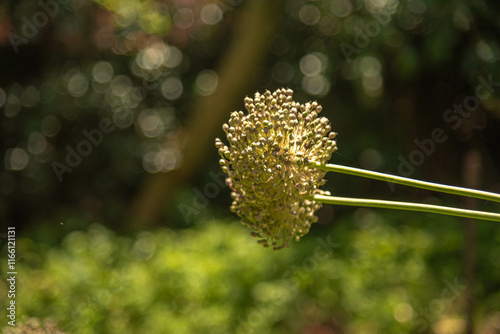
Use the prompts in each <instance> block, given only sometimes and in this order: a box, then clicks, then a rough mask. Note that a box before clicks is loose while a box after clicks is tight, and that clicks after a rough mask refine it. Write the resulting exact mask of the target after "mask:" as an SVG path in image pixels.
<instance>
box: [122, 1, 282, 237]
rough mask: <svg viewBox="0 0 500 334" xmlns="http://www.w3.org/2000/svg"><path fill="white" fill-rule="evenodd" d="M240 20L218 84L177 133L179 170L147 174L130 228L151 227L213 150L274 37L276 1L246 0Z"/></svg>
mask: <svg viewBox="0 0 500 334" xmlns="http://www.w3.org/2000/svg"><path fill="white" fill-rule="evenodd" d="M246 5H247V8H245V9H244V10H245V12H244V13H243V15H244V22H243V23H242V26H240V27H237V28H236V29H237V30H239V31H237V32H236V33H234V38H233V41H232V43H231V45H229V47H228V49H227V51H226V53H225V54H224V55H223V56H222V57H221V60H220V63H219V64H218V68H217V74H218V77H219V82H218V86H217V89H216V90H215V92H214V93H213V94H212V95H210V96H207V97H205V98H202V99H200V100H199V101H198V102H197V103H196V104H195V105H194V108H193V109H194V110H192V115H193V117H192V118H191V120H190V121H189V122H187V123H186V124H187V126H185V127H184V129H183V130H182V133H181V134H180V140H179V142H180V143H182V145H183V146H182V148H181V155H182V160H183V162H182V166H181V167H179V168H178V169H176V170H173V171H171V172H169V173H158V174H152V175H148V176H147V177H146V179H145V180H144V182H143V184H142V187H141V188H140V189H139V192H138V194H137V196H136V198H135V199H134V201H133V203H132V207H131V218H132V219H131V222H132V224H133V225H134V226H132V228H134V227H141V228H143V227H147V226H152V225H154V224H156V223H157V222H158V220H159V218H160V217H161V215H162V208H163V205H164V203H166V202H167V201H169V200H170V199H172V198H173V196H174V194H175V193H176V191H177V189H178V188H179V187H180V186H181V185H182V184H183V183H184V182H185V181H186V180H188V179H189V178H190V177H191V176H192V175H193V174H194V173H195V172H196V171H197V170H198V169H199V167H200V166H201V165H202V164H203V161H204V160H205V158H206V157H207V155H208V154H209V153H210V152H215V149H214V140H215V136H216V134H217V132H218V131H220V127H221V125H222V124H223V123H224V121H226V120H227V119H229V114H230V112H231V111H233V108H235V107H236V106H237V105H238V103H241V102H242V101H243V97H244V95H245V94H246V93H247V91H248V89H249V88H250V87H251V85H252V80H251V78H252V77H254V74H255V71H256V70H257V69H259V68H260V65H261V63H262V62H263V61H264V60H265V56H266V51H267V49H268V46H269V42H270V40H271V38H272V37H273V35H274V32H275V28H276V23H277V21H278V20H277V16H278V14H279V9H280V8H281V6H282V1H265V0H257V1H247V2H246Z"/></svg>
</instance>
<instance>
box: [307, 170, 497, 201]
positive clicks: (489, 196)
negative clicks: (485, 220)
mask: <svg viewBox="0 0 500 334" xmlns="http://www.w3.org/2000/svg"><path fill="white" fill-rule="evenodd" d="M309 166H310V167H315V168H319V169H323V170H327V171H329V172H337V173H343V174H349V175H355V176H361V177H366V178H371V179H375V180H380V181H387V182H392V183H398V184H403V185H405V186H410V187H416V188H423V189H427V190H433V191H439V192H444V193H448V194H454V195H460V196H468V197H474V198H480V199H484V200H488V201H494V202H500V194H495V193H491V192H487V191H481V190H475V189H467V188H462V187H454V186H447V185H443V184H439V183H432V182H425V181H419V180H415V179H410V178H406V177H402V176H395V175H390V174H384V173H378V172H372V171H368V170H364V169H359V168H353V167H346V166H341V165H334V164H322V163H319V162H315V161H313V162H311V163H310V165H309ZM408 210H410V209H408ZM457 210H458V209H457Z"/></svg>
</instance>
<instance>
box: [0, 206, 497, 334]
mask: <svg viewBox="0 0 500 334" xmlns="http://www.w3.org/2000/svg"><path fill="white" fill-rule="evenodd" d="M429 220H432V222H435V224H427V225H429V226H428V227H424V226H421V225H424V224H425V223H428V222H429ZM430 225H432V226H430ZM459 226H460V225H459V224H457V221H456V220H453V219H448V218H447V217H436V216H433V215H418V214H417V215H415V214H413V215H409V214H408V215H404V214H400V213H392V212H383V213H382V214H381V213H379V212H378V211H372V210H368V209H360V210H358V211H356V212H355V214H354V215H353V218H352V219H344V220H342V221H339V222H338V224H336V226H335V227H331V226H325V225H317V226H314V228H313V233H311V234H310V235H308V236H306V237H305V238H304V239H303V240H302V241H301V242H299V243H293V244H292V245H291V247H290V248H289V249H285V250H282V251H277V252H276V251H272V250H270V249H266V248H263V247H262V246H260V245H258V244H257V243H256V242H255V240H254V239H252V238H251V237H250V236H249V232H248V231H247V230H246V229H245V228H244V227H243V226H241V225H240V224H239V223H238V222H234V221H220V220H212V221H204V222H199V223H198V225H196V226H195V227H194V228H192V229H185V230H174V229H164V228H161V229H157V230H155V231H150V232H140V233H138V234H137V235H135V236H120V235H117V234H116V233H115V232H112V231H110V230H109V229H107V228H105V227H104V226H102V225H99V224H94V225H92V226H91V227H90V228H89V229H88V231H73V232H71V233H69V234H68V235H67V236H66V237H65V238H64V239H63V240H62V242H61V243H60V245H58V246H56V247H50V246H48V245H46V244H43V243H35V242H33V241H32V240H30V239H27V238H20V239H18V245H17V247H18V255H22V258H21V260H20V261H19V263H18V265H17V271H18V294H17V295H16V304H17V305H18V313H17V315H18V320H21V321H22V320H23V319H27V318H28V317H37V318H40V319H52V320H53V321H55V322H56V323H57V324H58V325H59V327H60V328H62V329H63V330H65V331H66V332H68V333H180V334H183V333H307V332H308V330H313V329H311V328H319V327H317V326H323V327H324V328H329V330H330V331H329V332H326V333H335V332H334V329H335V328H342V329H343V330H344V332H345V333H421V332H424V333H425V332H427V331H428V330H429V329H430V328H431V326H432V325H433V324H434V323H441V322H442V321H445V320H446V321H448V320H449V319H459V320H460V319H462V314H461V312H462V306H463V296H462V294H461V292H462V291H463V290H461V288H460V287H461V286H462V285H461V284H462V280H461V278H460V276H461V247H462V244H461V229H460V228H459ZM478 227H479V228H480V233H483V234H487V233H489V234H490V235H492V236H494V237H493V238H490V239H491V244H490V245H484V247H483V246H481V247H480V249H479V250H478V251H479V252H480V257H479V261H480V263H479V266H480V267H488V268H489V270H488V272H484V271H483V272H482V273H484V274H485V275H488V276H491V277H498V276H499V274H500V266H499V265H498V262H494V259H495V257H494V254H499V252H500V247H499V246H498V239H500V234H499V233H498V232H496V234H495V233H493V231H494V229H493V227H494V226H493V225H488V224H481V225H478ZM492 233H493V234H492ZM482 240H485V239H482ZM4 262H5V261H4ZM4 265H5V263H2V266H4ZM3 269H5V268H3ZM447 282H448V283H447ZM450 282H458V285H457V289H456V291H458V293H457V294H456V296H454V297H453V298H450V299H445V298H444V297H443V296H442V295H443V291H445V290H446V289H447V288H448V286H449V284H450ZM478 283H479V287H480V288H481V289H485V290H487V289H488V285H491V284H493V281H488V280H484V281H483V280H481V281H480V282H478ZM5 293H6V286H5V283H4V281H2V283H0V294H2V295H5ZM449 295H450V294H449V293H448V294H447V296H449ZM499 300H500V294H499V293H498V292H496V293H494V294H489V296H488V297H487V298H485V299H484V301H482V302H481V306H480V310H479V311H480V313H481V314H482V316H489V315H491V314H492V312H493V310H494V309H495V305H498V302H499ZM438 306H439V307H438ZM448 322H449V321H448ZM452 323H453V324H454V325H455V326H456V324H457V323H458V324H459V325H458V326H459V328H460V324H462V323H463V322H456V321H455V322H452ZM315 326H316V327H315ZM422 329H424V330H422ZM316 330H317V329H316ZM421 330H422V331H421Z"/></svg>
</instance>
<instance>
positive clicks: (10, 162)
mask: <svg viewBox="0 0 500 334" xmlns="http://www.w3.org/2000/svg"><path fill="white" fill-rule="evenodd" d="M29 160H30V158H29V155H28V153H26V151H25V150H23V149H22V148H19V147H16V148H9V149H8V150H7V152H6V154H5V169H8V170H23V169H25V168H26V166H27V165H28V162H29Z"/></svg>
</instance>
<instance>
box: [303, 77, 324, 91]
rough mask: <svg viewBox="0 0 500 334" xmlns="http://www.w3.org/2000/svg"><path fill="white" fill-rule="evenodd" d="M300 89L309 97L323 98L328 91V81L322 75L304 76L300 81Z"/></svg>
mask: <svg viewBox="0 0 500 334" xmlns="http://www.w3.org/2000/svg"><path fill="white" fill-rule="evenodd" d="M302 89H304V91H305V92H306V93H308V94H310V95H316V96H325V95H326V94H328V92H329V91H330V81H329V80H328V79H327V78H326V77H325V76H324V75H317V76H306V77H304V78H303V79H302Z"/></svg>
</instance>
